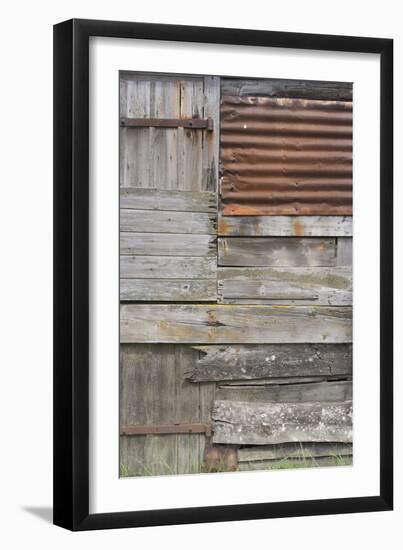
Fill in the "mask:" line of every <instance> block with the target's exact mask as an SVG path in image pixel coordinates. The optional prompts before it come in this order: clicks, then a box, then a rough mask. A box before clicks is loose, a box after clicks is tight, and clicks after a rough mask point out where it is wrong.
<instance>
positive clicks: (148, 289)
mask: <svg viewBox="0 0 403 550" xmlns="http://www.w3.org/2000/svg"><path fill="white" fill-rule="evenodd" d="M120 299H121V300H122V301H130V300H133V301H141V302H166V301H171V302H211V301H213V300H214V301H215V300H216V299H217V285H216V282H215V281H214V280H213V279H206V280H195V279H173V280H172V279H149V280H148V279H120Z"/></svg>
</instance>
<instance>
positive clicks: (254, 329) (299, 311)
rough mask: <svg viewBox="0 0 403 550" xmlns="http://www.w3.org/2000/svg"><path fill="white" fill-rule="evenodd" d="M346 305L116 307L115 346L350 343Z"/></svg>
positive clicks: (347, 308) (349, 327) (348, 314)
mask: <svg viewBox="0 0 403 550" xmlns="http://www.w3.org/2000/svg"><path fill="white" fill-rule="evenodd" d="M351 313H352V311H351V308H350V307H321V306H319V307H308V306H298V307H297V306H230V305H208V306H207V305H142V304H141V305H122V306H121V308H120V337H121V342H148V343H152V342H155V343H158V342H161V343H162V342H166V343H175V342H177V343H190V344H192V343H212V344H213V343H234V342H239V343H263V342H264V343H280V342H283V343H284V342H295V343H297V342H299V343H304V342H307V343H309V342H311V343H317V342H321V343H325V342H327V343H343V342H351V336H352V334H351V333H352V327H351Z"/></svg>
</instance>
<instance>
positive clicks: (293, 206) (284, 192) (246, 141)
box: [221, 96, 352, 215]
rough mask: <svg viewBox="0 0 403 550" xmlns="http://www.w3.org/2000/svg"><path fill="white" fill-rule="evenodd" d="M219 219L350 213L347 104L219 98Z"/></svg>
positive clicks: (349, 106)
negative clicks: (220, 174)
mask: <svg viewBox="0 0 403 550" xmlns="http://www.w3.org/2000/svg"><path fill="white" fill-rule="evenodd" d="M221 161H222V170H223V176H222V180H221V198H222V207H223V213H224V215H271V214H273V215H293V214H295V215H301V214H304V215H351V214H352V102H351V101H328V100H312V99H290V98H280V99H279V98H270V97H260V96H259V97H256V96H253V97H252V96H242V97H237V96H224V97H223V98H222V102H221Z"/></svg>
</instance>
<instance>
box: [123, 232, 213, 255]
mask: <svg viewBox="0 0 403 550" xmlns="http://www.w3.org/2000/svg"><path fill="white" fill-rule="evenodd" d="M120 254H121V255H130V256H131V255H136V254H139V255H140V256H215V255H216V238H215V237H214V236H213V235H183V234H182V235H177V234H168V233H120Z"/></svg>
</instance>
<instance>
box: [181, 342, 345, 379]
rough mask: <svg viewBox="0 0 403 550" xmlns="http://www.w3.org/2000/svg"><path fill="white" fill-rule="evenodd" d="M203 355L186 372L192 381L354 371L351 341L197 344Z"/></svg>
mask: <svg viewBox="0 0 403 550" xmlns="http://www.w3.org/2000/svg"><path fill="white" fill-rule="evenodd" d="M196 349H197V350H199V351H200V352H201V357H200V359H198V361H197V362H196V363H195V364H193V365H192V369H191V370H190V371H188V372H186V378H187V379H189V380H191V381H192V382H205V381H210V382H213V381H214V382H221V381H228V380H244V381H247V380H253V381H256V380H259V379H265V378H275V379H278V378H286V379H289V378H295V379H298V377H332V376H338V377H345V376H351V374H352V346H351V344H284V343H282V344H272V345H267V344H266V345H254V346H253V345H245V346H242V345H233V346H197V348H196Z"/></svg>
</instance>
